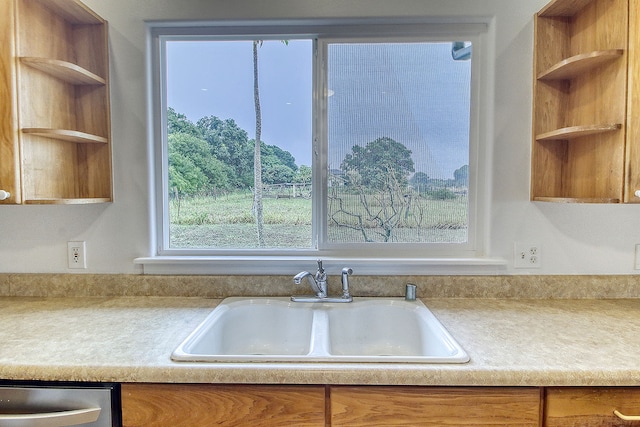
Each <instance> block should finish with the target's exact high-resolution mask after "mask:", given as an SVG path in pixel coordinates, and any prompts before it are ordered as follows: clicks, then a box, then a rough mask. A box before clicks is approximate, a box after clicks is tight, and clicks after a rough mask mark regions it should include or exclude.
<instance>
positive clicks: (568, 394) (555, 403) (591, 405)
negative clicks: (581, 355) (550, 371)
mask: <svg viewBox="0 0 640 427" xmlns="http://www.w3.org/2000/svg"><path fill="white" fill-rule="evenodd" d="M614 411H618V412H619V413H620V414H621V415H627V416H628V415H636V416H637V415H640V388H618V387H613V388H609V387H605V388H590V387H587V388H571V387H558V388H549V389H547V390H546V396H545V404H544V414H545V423H544V425H545V426H554V427H569V426H581V427H590V426H591V427H605V426H611V427H613V426H640V421H624V420H622V419H621V418H620V417H618V416H616V415H615V414H614Z"/></svg>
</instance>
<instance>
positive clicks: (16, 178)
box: [0, 0, 21, 204]
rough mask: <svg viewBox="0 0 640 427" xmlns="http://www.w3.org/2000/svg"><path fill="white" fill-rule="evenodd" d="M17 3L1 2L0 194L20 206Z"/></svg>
mask: <svg viewBox="0 0 640 427" xmlns="http://www.w3.org/2000/svg"><path fill="white" fill-rule="evenodd" d="M14 16H15V15H14V2H13V1H8V0H7V1H2V2H0V46H2V50H0V190H4V191H8V192H9V193H11V197H10V198H9V199H7V200H4V201H2V202H0V203H3V204H6V203H20V201H21V191H20V147H19V145H18V132H17V120H18V117H17V105H16V101H17V99H16V93H15V88H16V69H15V43H14V42H15V25H14Z"/></svg>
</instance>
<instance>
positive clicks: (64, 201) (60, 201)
mask: <svg viewBox="0 0 640 427" xmlns="http://www.w3.org/2000/svg"><path fill="white" fill-rule="evenodd" d="M112 201H113V200H112V199H111V197H82V198H77V199H73V198H53V197H52V198H49V199H47V198H42V199H25V201H24V203H25V204H26V205H88V204H93V203H111V202H112Z"/></svg>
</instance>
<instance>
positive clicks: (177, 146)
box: [168, 133, 233, 194]
mask: <svg viewBox="0 0 640 427" xmlns="http://www.w3.org/2000/svg"><path fill="white" fill-rule="evenodd" d="M168 152H169V166H170V174H169V186H170V188H172V189H173V188H177V189H178V191H179V192H180V193H181V194H195V193H197V192H213V191H216V190H227V189H229V175H230V174H233V171H232V170H231V168H230V167H229V166H227V165H225V164H224V163H223V162H221V161H220V160H218V159H216V158H215V157H214V156H213V155H212V154H211V149H210V148H209V145H208V144H207V142H206V141H205V140H203V139H201V138H197V137H195V136H193V135H189V134H185V133H174V134H171V135H169V137H168ZM172 168H173V169H172ZM187 183H188V185H187Z"/></svg>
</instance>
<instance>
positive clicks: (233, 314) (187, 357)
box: [171, 298, 313, 362]
mask: <svg viewBox="0 0 640 427" xmlns="http://www.w3.org/2000/svg"><path fill="white" fill-rule="evenodd" d="M312 326H313V311H311V310H308V309H307V308H306V307H305V306H304V305H300V304H292V303H290V302H288V301H286V300H282V299H276V298H266V299H265V298H227V299H225V300H224V301H223V302H222V303H221V304H220V305H219V306H218V307H216V308H215V309H214V310H213V311H212V312H211V314H210V315H209V316H208V317H207V318H206V319H205V321H204V322H203V323H202V324H201V325H200V326H198V328H197V329H196V330H195V331H194V332H193V333H192V334H191V335H190V336H189V337H188V338H187V339H186V340H185V341H184V342H183V343H182V344H181V345H180V347H178V348H177V349H176V350H175V351H174V352H173V354H172V356H171V358H172V359H173V360H177V361H191V362H225V361H265V360H268V361H279V360H282V361H286V360H298V359H300V357H301V356H304V355H306V354H308V353H309V350H310V345H311V339H310V337H311V329H312Z"/></svg>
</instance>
